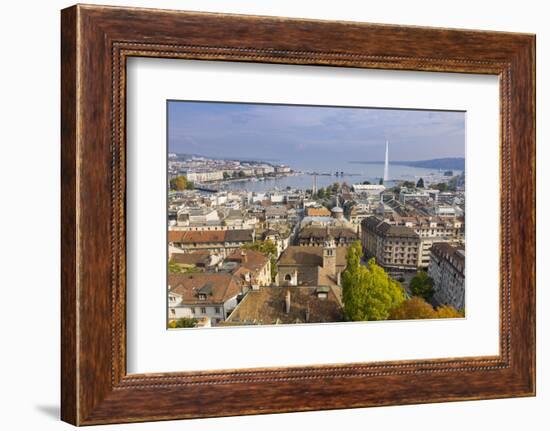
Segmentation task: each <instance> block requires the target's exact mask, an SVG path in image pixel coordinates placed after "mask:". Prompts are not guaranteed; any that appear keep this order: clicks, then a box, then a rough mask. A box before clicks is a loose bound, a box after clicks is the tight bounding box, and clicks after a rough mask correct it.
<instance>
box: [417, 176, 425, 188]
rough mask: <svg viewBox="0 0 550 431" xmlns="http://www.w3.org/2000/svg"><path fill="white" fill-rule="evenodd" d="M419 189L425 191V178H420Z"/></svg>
mask: <svg viewBox="0 0 550 431" xmlns="http://www.w3.org/2000/svg"><path fill="white" fill-rule="evenodd" d="M416 188H417V189H423V188H424V178H420V179H419V180H418V182H417V183H416Z"/></svg>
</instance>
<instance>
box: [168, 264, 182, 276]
mask: <svg viewBox="0 0 550 431" xmlns="http://www.w3.org/2000/svg"><path fill="white" fill-rule="evenodd" d="M168 272H169V273H170V274H181V273H182V272H183V268H182V267H181V266H180V265H178V264H177V263H175V262H172V261H170V262H168Z"/></svg>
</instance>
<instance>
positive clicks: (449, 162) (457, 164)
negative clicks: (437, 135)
mask: <svg viewBox="0 0 550 431" xmlns="http://www.w3.org/2000/svg"><path fill="white" fill-rule="evenodd" d="M350 163H358V164H372V163H375V164H384V161H383V160H377V161H370V162H369V161H364V162H359V161H350ZM390 165H402V166H412V167H414V168H426V169H449V170H455V171H463V170H464V167H465V159H464V157H446V158H442V159H431V160H414V161H413V160H411V161H397V162H394V161H391V162H390Z"/></svg>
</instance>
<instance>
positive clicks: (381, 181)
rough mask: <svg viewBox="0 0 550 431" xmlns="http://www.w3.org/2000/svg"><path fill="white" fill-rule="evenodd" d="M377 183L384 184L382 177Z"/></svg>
mask: <svg viewBox="0 0 550 431" xmlns="http://www.w3.org/2000/svg"><path fill="white" fill-rule="evenodd" d="M378 185H380V186H383V185H384V178H380V181H378Z"/></svg>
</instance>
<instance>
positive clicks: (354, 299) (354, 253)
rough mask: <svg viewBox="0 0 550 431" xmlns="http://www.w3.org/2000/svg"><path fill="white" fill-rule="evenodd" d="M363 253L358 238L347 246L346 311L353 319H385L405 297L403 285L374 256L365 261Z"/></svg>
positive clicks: (344, 289) (344, 292)
mask: <svg viewBox="0 0 550 431" xmlns="http://www.w3.org/2000/svg"><path fill="white" fill-rule="evenodd" d="M362 257H363V252H362V249H361V243H360V242H359V241H356V242H354V243H353V244H352V245H351V246H350V247H349V249H348V254H347V265H346V269H345V271H344V272H343V273H342V287H343V293H342V295H343V301H344V314H345V316H346V319H347V320H351V321H361V320H385V319H387V318H388V316H389V314H390V311H391V310H392V309H394V308H396V307H397V306H399V305H400V304H401V303H402V302H403V301H404V300H405V295H404V292H403V289H402V288H401V285H400V284H399V283H398V282H397V281H395V280H393V279H392V278H391V277H390V276H389V275H388V274H387V273H386V272H385V271H384V269H382V267H380V266H378V265H377V264H376V262H375V260H374V259H370V260H369V261H368V263H367V265H366V266H365V265H362V264H361V258H362Z"/></svg>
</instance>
